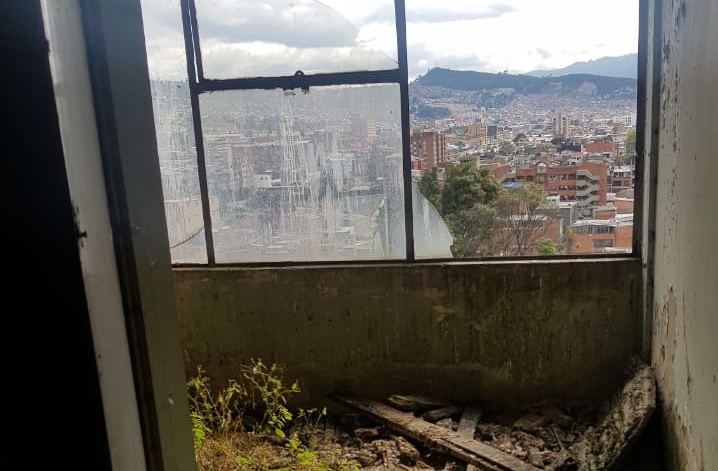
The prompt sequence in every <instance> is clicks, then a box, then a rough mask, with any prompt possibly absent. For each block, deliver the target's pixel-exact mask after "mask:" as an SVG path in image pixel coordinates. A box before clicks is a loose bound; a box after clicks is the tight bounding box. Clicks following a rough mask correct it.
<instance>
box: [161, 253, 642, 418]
mask: <svg viewBox="0 0 718 471" xmlns="http://www.w3.org/2000/svg"><path fill="white" fill-rule="evenodd" d="M640 269H641V265H640V260H638V259H632V258H617V259H586V260H550V261H529V262H480V263H461V262H456V263H436V264H432V263H427V264H416V265H402V264H397V265H365V266H330V267H302V268H212V269H209V268H177V269H175V270H174V274H175V280H176V282H175V285H176V293H177V306H178V317H179V323H180V329H181V335H182V343H183V347H184V352H185V362H186V363H185V364H186V368H187V373H188V374H194V372H195V371H196V367H197V365H202V366H203V367H204V368H205V369H206V371H207V372H208V374H209V375H210V377H212V378H213V379H214V380H215V381H216V382H217V383H218V384H224V382H225V381H226V379H227V378H230V377H237V376H238V368H239V365H240V364H241V363H243V362H247V361H248V359H250V358H261V359H262V360H263V361H265V362H276V363H277V364H279V365H281V366H283V367H284V368H285V371H286V376H287V378H288V379H295V378H296V379H299V381H300V385H301V387H302V390H303V395H304V396H303V398H302V399H300V402H304V401H305V400H306V401H308V402H314V403H316V402H324V401H325V399H324V398H325V395H326V394H328V393H329V392H331V391H334V390H352V391H355V392H357V393H359V394H363V395H367V396H372V397H380V398H381V397H386V396H388V395H389V394H392V393H397V394H401V393H422V394H432V395H440V396H443V397H445V398H447V399H451V400H454V401H461V402H464V401H472V400H491V401H499V402H503V403H532V402H536V401H541V400H544V399H547V398H550V399H553V400H558V401H560V402H562V403H564V404H576V403H585V402H594V401H600V400H603V399H605V397H606V396H607V395H609V394H611V393H612V392H613V391H614V390H615V389H616V388H617V387H619V386H620V384H621V381H622V380H623V379H624V378H625V371H624V367H625V365H627V363H628V359H629V358H630V357H631V356H633V355H638V354H639V353H640V348H641V338H640V336H641V321H640V315H639V302H638V300H639V290H640V285H641V283H640Z"/></svg>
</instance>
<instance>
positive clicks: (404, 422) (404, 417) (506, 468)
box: [330, 393, 540, 471]
mask: <svg viewBox="0 0 718 471" xmlns="http://www.w3.org/2000/svg"><path fill="white" fill-rule="evenodd" d="M330 397H332V398H333V399H334V400H336V401H338V402H341V403H343V404H345V405H347V406H350V407H353V408H355V409H357V410H359V411H361V412H363V413H365V414H366V415H367V416H369V417H370V418H371V419H372V420H375V421H377V422H379V423H381V424H384V425H386V426H387V427H388V428H390V429H392V430H394V431H395V432H398V433H401V434H403V435H406V436H408V437H410V438H413V439H414V440H418V441H420V442H422V443H424V444H425V445H426V446H428V447H429V448H432V449H434V450H436V451H440V452H442V453H446V454H448V455H451V456H453V457H454V458H457V459H459V460H461V461H463V462H465V463H468V464H472V465H474V466H476V467H478V468H479V469H480V470H483V471H540V470H539V468H536V467H535V466H532V465H530V464H528V463H526V462H525V461H522V460H520V459H518V458H516V457H515V456H512V455H509V454H508V453H504V452H503V451H501V450H497V449H496V448H493V447H491V446H489V445H486V444H485V443H481V442H479V441H477V440H474V439H473V438H467V437H464V436H462V435H459V434H458V433H457V432H454V431H453V430H448V429H445V428H444V427H441V426H439V425H435V424H432V423H430V422H427V421H425V420H423V419H420V418H416V417H414V414H412V413H409V412H402V411H400V410H397V409H395V408H393V407H391V406H388V405H386V404H383V403H381V402H378V401H374V400H372V399H366V398H361V397H359V396H357V395H355V394H352V393H334V394H331V395H330Z"/></svg>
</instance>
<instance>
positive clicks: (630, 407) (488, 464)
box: [331, 363, 656, 471]
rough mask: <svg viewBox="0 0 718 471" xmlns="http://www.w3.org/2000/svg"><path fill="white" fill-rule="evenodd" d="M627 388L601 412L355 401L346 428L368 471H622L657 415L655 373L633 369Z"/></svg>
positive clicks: (340, 397)
mask: <svg viewBox="0 0 718 471" xmlns="http://www.w3.org/2000/svg"><path fill="white" fill-rule="evenodd" d="M631 368H632V369H631V372H630V373H631V374H630V378H629V379H628V381H627V382H626V383H625V385H624V387H623V388H622V389H621V390H620V391H618V392H617V394H616V395H615V397H612V398H611V399H610V400H609V401H607V402H606V404H605V405H604V406H603V407H602V408H597V407H595V406H594V407H589V408H586V409H581V410H576V409H573V410H571V411H570V412H569V411H566V410H562V408H559V407H557V406H556V405H552V404H547V403H543V404H539V405H535V406H532V407H526V408H523V409H517V408H514V409H509V410H508V411H507V410H505V409H503V408H501V407H498V408H497V407H492V406H491V405H490V404H486V403H481V404H480V405H479V404H474V405H469V406H467V407H465V408H462V407H459V406H457V405H454V404H450V403H449V402H447V401H444V400H442V399H437V398H431V397H427V396H421V395H393V396H390V397H389V398H387V400H386V403H384V402H380V401H375V400H371V399H368V398H363V397H359V396H357V395H355V394H351V393H335V394H333V395H331V397H332V398H333V399H334V400H336V401H338V402H339V403H341V404H343V405H344V406H349V408H350V410H352V413H351V414H347V415H346V417H343V418H342V420H341V422H342V423H343V424H344V425H345V426H348V427H349V428H350V429H353V436H354V437H355V439H356V440H358V441H359V442H360V443H363V448H362V453H363V454H362V453H359V454H357V455H356V459H357V460H358V461H360V462H361V463H362V465H370V467H369V468H365V469H411V470H419V469H437V470H444V471H464V470H466V471H539V470H545V471H594V470H601V471H617V469H618V468H617V466H620V464H621V460H622V458H624V457H625V456H626V454H627V453H628V451H629V450H630V448H631V447H632V446H633V444H634V442H635V441H636V440H637V439H638V437H639V436H640V434H641V433H642V431H643V429H644V428H645V426H646V424H647V422H648V420H649V419H650V417H651V414H652V413H653V411H654V409H655V407H656V397H655V395H656V391H655V377H654V373H653V370H652V369H651V368H650V367H648V366H646V365H643V364H641V363H635V364H634V365H633V366H632V367H631Z"/></svg>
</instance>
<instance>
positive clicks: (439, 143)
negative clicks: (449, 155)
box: [411, 130, 446, 169]
mask: <svg viewBox="0 0 718 471" xmlns="http://www.w3.org/2000/svg"><path fill="white" fill-rule="evenodd" d="M411 155H412V157H415V158H418V159H423V160H424V162H425V165H424V168H426V169H432V168H434V167H437V168H445V167H446V134H444V133H441V132H439V131H424V130H421V131H414V132H412V133H411Z"/></svg>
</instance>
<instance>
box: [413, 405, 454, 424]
mask: <svg viewBox="0 0 718 471" xmlns="http://www.w3.org/2000/svg"><path fill="white" fill-rule="evenodd" d="M459 412H461V407H459V406H448V407H442V408H441V409H433V410H430V411H428V412H424V413H423V414H421V418H422V419H424V420H426V421H427V422H438V421H439V420H441V419H446V418H447V417H451V416H453V415H456V414H458V413H459Z"/></svg>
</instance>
